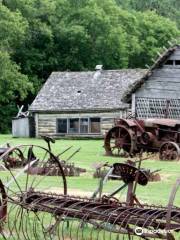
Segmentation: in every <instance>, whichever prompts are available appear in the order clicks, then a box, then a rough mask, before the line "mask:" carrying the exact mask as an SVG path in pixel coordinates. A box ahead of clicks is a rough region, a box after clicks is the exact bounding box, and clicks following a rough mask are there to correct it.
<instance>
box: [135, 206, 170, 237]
mask: <svg viewBox="0 0 180 240" xmlns="http://www.w3.org/2000/svg"><path fill="white" fill-rule="evenodd" d="M142 211H143V209H140V210H139V211H138V213H137V215H138V216H141V218H140V217H139V218H138V217H137V221H136V225H137V226H139V223H138V222H139V221H140V220H141V221H142V216H143V224H142V222H141V223H140V226H141V227H142V228H147V229H149V228H150V229H152V226H151V223H152V222H153V220H156V218H155V217H154V219H153V216H157V215H161V214H162V211H161V210H159V209H147V211H145V212H144V214H141V212H142ZM163 211H164V214H166V211H165V210H163ZM151 212H153V213H152V214H151ZM148 215H149V217H148ZM150 218H152V221H151V222H149V223H147V222H148V221H149V220H150ZM156 224H157V227H158V222H157V221H156ZM156 230H157V228H156ZM149 235H150V234H149ZM159 235H160V234H159ZM154 236H156V237H158V234H154ZM141 237H142V238H143V237H144V238H145V239H146V236H143V235H142V236H141ZM152 237H153V233H152Z"/></svg>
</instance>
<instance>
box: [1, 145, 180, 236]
mask: <svg viewBox="0 0 180 240" xmlns="http://www.w3.org/2000/svg"><path fill="white" fill-rule="evenodd" d="M38 149H39V152H41V156H42V153H43V154H45V156H46V157H44V164H46V163H48V164H49V159H51V168H50V169H49V171H57V169H58V171H59V172H60V174H56V175H54V176H51V175H50V174H49V173H48V172H47V173H46V174H45V175H43V176H42V175H31V174H30V173H29V171H27V169H29V167H30V166H31V165H36V167H39V166H38V164H39V163H40V162H39V161H38V159H37V158H36V159H35V160H32V161H29V162H28V164H26V166H24V167H23V169H21V170H20V172H19V173H17V171H16V172H14V171H13V170H12V169H11V168H9V169H8V171H9V179H8V181H7V182H1V181H0V193H1V197H0V199H1V201H0V226H1V228H0V234H1V236H2V237H3V239H14V240H17V239H23V240H32V239H36V240H39V239H48V240H49V239H53V240H56V239H57V240H60V239H63V240H70V239H72V240H75V239H77V240H83V239H84V240H87V239H94V240H101V239H105V240H107V239H108V240H109V239H112V240H121V239H123V240H126V239H127V240H132V239H134V240H136V239H145V240H151V239H167V240H176V239H178V238H177V236H179V232H180V208H178V207H176V206H174V204H173V203H174V200H175V198H176V192H177V191H178V187H179V185H180V179H178V180H177V181H176V183H175V184H174V186H173V189H172V191H171V194H170V198H169V202H168V204H167V206H158V205H157V206H156V205H151V204H144V203H141V202H140V200H139V199H138V197H137V196H136V189H137V186H138V185H141V186H146V185H147V184H148V181H149V176H148V171H145V170H143V169H142V168H140V166H141V161H139V163H138V167H136V166H133V164H131V163H130V162H127V163H115V164H113V166H112V168H110V171H109V173H108V176H106V179H107V177H116V178H117V179H119V180H121V183H122V185H120V186H119V187H118V189H116V190H115V191H113V192H112V193H110V194H108V195H107V194H103V188H102V187H98V189H97V190H96V191H95V193H94V194H93V196H92V197H89V198H87V197H79V196H76V195H75V196H69V195H68V187H67V180H66V176H65V173H64V169H63V167H62V166H61V162H60V161H59V159H58V157H57V156H55V155H54V154H52V152H50V151H49V150H48V149H45V148H43V147H38ZM33 150H34V149H33ZM106 179H103V181H104V180H106ZM54 182H56V183H59V187H58V188H54V187H53V183H54ZM100 186H102V184H100ZM123 188H127V195H126V201H125V202H121V201H120V200H119V199H117V198H116V194H117V193H118V192H119V191H121V190H122V189H123Z"/></svg>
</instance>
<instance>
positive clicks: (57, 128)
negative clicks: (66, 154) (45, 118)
mask: <svg viewBox="0 0 180 240" xmlns="http://www.w3.org/2000/svg"><path fill="white" fill-rule="evenodd" d="M59 120H66V133H62V132H59V131H58V130H59V127H58V125H59V124H58V121H59ZM56 133H57V134H60V135H65V134H68V119H67V118H56Z"/></svg>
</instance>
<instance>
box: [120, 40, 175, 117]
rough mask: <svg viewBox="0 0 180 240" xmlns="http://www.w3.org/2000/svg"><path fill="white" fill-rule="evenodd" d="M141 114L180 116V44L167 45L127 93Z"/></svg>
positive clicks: (128, 98) (144, 115)
mask: <svg viewBox="0 0 180 240" xmlns="http://www.w3.org/2000/svg"><path fill="white" fill-rule="evenodd" d="M123 101H124V102H126V103H131V104H132V113H134V115H135V116H136V117H137V118H139V119H141V118H172V119H180V45H175V46H173V47H170V48H169V49H165V51H164V53H162V54H160V53H159V57H158V59H157V60H156V61H154V64H153V65H152V67H150V68H149V70H148V71H147V72H146V73H145V74H144V76H143V77H142V78H141V79H138V81H136V82H134V83H133V84H131V85H130V86H129V88H128V89H127V90H126V91H125V93H124V94H123Z"/></svg>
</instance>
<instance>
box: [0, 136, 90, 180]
mask: <svg viewBox="0 0 180 240" xmlns="http://www.w3.org/2000/svg"><path fill="white" fill-rule="evenodd" d="M42 138H43V139H44V141H45V142H46V143H47V146H48V148H47V149H46V148H43V149H42V148H41V147H40V146H37V145H20V146H16V147H11V146H10V145H9V144H7V146H6V147H2V148H0V161H1V169H4V170H7V169H9V168H11V169H16V168H22V167H24V166H25V165H26V166H28V163H30V162H32V161H34V160H36V161H35V162H34V163H33V164H31V165H30V166H29V167H28V169H27V170H26V171H28V172H29V174H32V175H47V174H48V175H50V176H53V175H60V174H61V172H60V171H59V169H58V168H57V167H56V168H54V167H53V161H54V160H53V159H52V155H51V152H52V148H51V144H52V143H55V140H54V139H52V138H50V137H48V136H42ZM71 148H72V146H70V147H68V148H66V149H65V150H63V151H62V152H60V153H59V154H58V155H57V156H56V157H57V158H58V159H59V161H60V163H61V166H62V168H63V171H64V174H65V175H66V176H70V177H72V176H79V175H80V174H81V173H84V172H86V169H84V168H80V167H76V166H75V164H74V163H73V162H70V161H71V159H72V158H73V157H74V156H75V155H76V154H77V153H78V152H79V151H80V148H78V149H76V150H75V151H73V153H71V154H70V156H69V157H68V158H67V159H66V160H61V159H60V157H61V156H62V155H63V154H64V153H65V152H68V151H69V150H70V149H71Z"/></svg>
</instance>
